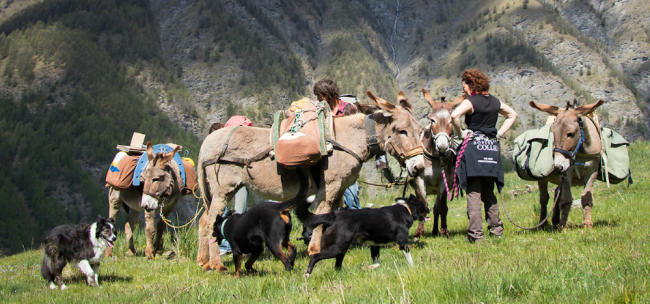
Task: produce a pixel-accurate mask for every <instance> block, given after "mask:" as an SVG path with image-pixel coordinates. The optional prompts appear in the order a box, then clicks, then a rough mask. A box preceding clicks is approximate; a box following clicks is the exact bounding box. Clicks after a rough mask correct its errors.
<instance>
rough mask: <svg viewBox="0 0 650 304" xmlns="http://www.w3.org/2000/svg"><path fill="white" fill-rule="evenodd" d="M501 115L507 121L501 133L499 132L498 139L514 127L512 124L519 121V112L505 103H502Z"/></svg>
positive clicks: (500, 130)
mask: <svg viewBox="0 0 650 304" xmlns="http://www.w3.org/2000/svg"><path fill="white" fill-rule="evenodd" d="M499 114H501V115H503V116H505V117H506V120H504V121H503V124H502V125H501V128H499V132H497V137H503V136H504V135H505V134H506V132H508V130H510V128H511V127H512V124H514V123H515V120H517V112H515V110H514V109H513V108H511V107H510V106H509V105H507V104H506V103H505V102H501V107H500V108H499Z"/></svg>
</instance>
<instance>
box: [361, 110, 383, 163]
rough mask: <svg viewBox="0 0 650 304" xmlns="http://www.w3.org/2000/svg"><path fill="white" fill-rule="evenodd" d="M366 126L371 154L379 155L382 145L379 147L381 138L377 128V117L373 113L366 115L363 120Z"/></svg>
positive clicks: (367, 143) (367, 142)
mask: <svg viewBox="0 0 650 304" xmlns="http://www.w3.org/2000/svg"><path fill="white" fill-rule="evenodd" d="M363 124H364V128H365V129H366V145H367V146H368V152H370V156H373V155H379V154H380V153H381V152H382V151H381V147H379V139H378V138H377V130H375V119H374V115H373V114H369V115H366V118H365V119H364V120H363Z"/></svg>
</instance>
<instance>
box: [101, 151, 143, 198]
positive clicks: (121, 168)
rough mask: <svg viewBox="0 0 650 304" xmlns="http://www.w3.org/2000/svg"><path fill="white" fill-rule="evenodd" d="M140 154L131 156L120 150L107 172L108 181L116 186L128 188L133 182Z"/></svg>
mask: <svg viewBox="0 0 650 304" xmlns="http://www.w3.org/2000/svg"><path fill="white" fill-rule="evenodd" d="M138 159H140V156H130V155H128V154H126V152H123V151H121V152H118V153H117V154H116V155H115V157H114V158H113V161H112V162H111V166H110V167H109V168H108V172H106V183H107V184H108V185H110V186H113V187H114V188H118V189H128V188H129V187H131V183H132V182H133V171H134V170H135V166H136V165H137V164H138Z"/></svg>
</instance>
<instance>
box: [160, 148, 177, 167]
mask: <svg viewBox="0 0 650 304" xmlns="http://www.w3.org/2000/svg"><path fill="white" fill-rule="evenodd" d="M180 149H181V146H176V147H174V150H173V151H171V152H169V153H165V154H164V155H163V157H162V159H161V161H162V163H163V164H166V163H168V162H169V161H170V160H172V158H174V155H176V152H178V150H180Z"/></svg>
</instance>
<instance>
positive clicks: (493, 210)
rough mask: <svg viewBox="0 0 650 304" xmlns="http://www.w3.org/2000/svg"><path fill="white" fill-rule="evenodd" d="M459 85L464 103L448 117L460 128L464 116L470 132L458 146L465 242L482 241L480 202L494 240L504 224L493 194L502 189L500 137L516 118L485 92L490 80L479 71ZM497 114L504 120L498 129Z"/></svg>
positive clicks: (469, 72)
mask: <svg viewBox="0 0 650 304" xmlns="http://www.w3.org/2000/svg"><path fill="white" fill-rule="evenodd" d="M462 85H463V93H464V96H465V100H463V101H462V102H461V103H460V104H459V105H458V106H457V107H456V108H455V109H454V110H453V112H452V113H451V117H452V120H453V123H454V125H455V126H456V127H457V128H458V129H460V121H459V119H458V118H459V117H460V116H462V115H465V123H466V124H467V128H468V129H469V130H471V131H472V132H471V134H468V135H467V137H466V138H465V141H464V142H463V145H462V146H461V150H463V147H465V149H464V150H463V151H462V152H464V155H463V156H462V158H461V165H460V167H459V169H458V172H457V175H458V178H459V184H460V187H461V188H463V189H465V191H466V192H467V217H468V218H469V227H468V229H467V239H468V240H469V241H471V242H473V241H477V240H482V239H483V223H482V219H481V201H483V205H484V208H485V213H486V219H487V221H488V229H489V230H490V234H491V235H494V236H496V237H501V235H502V234H503V223H502V222H501V219H500V218H499V206H498V205H497V199H496V196H495V195H494V184H495V183H496V184H497V188H498V190H499V192H501V189H502V188H503V166H502V165H501V154H500V145H499V138H505V137H504V135H505V133H506V132H508V130H509V129H510V127H512V124H513V123H514V122H515V120H516V119H517V112H515V110H514V109H512V108H511V107H510V106H509V105H507V104H506V103H504V102H502V101H500V100H499V99H497V98H496V97H494V96H492V95H491V94H490V93H488V90H489V89H490V79H489V78H488V77H487V76H486V75H485V74H484V73H483V72H481V71H480V70H479V69H468V70H465V72H463V75H462ZM499 114H501V115H503V116H505V118H506V119H505V120H504V121H503V124H501V127H500V128H499V129H498V130H497V129H496V124H497V119H498V118H499Z"/></svg>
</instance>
